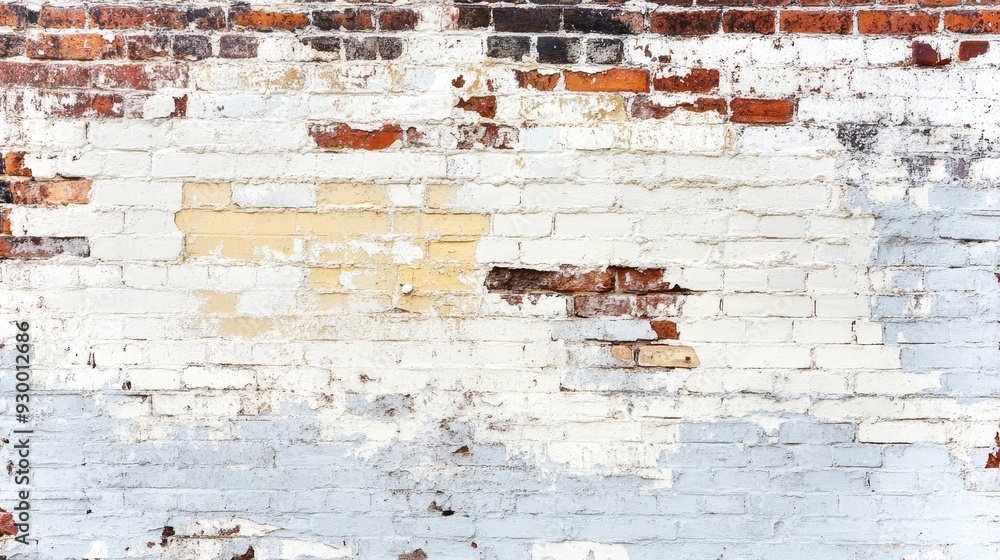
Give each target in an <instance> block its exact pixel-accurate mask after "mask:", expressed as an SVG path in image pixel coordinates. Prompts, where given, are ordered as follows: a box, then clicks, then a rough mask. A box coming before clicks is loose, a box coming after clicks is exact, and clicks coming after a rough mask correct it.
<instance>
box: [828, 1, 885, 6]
mask: <svg viewBox="0 0 1000 560" xmlns="http://www.w3.org/2000/svg"><path fill="white" fill-rule="evenodd" d="M884 3H885V2H883V4H884ZM873 4H875V0H833V5H834V6H871V5H873Z"/></svg>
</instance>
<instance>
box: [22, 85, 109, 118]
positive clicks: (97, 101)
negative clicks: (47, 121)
mask: <svg viewBox="0 0 1000 560" xmlns="http://www.w3.org/2000/svg"><path fill="white" fill-rule="evenodd" d="M42 95H43V97H44V99H45V101H46V102H47V103H48V106H49V107H51V108H50V109H49V111H51V114H52V115H53V116H56V117H69V118H80V117H114V118H119V117H122V116H124V114H125V104H124V102H125V100H124V98H123V97H122V96H121V95H119V94H116V93H98V94H93V93H82V92H75V91H74V92H66V91H55V92H46V93H43V94H42Z"/></svg>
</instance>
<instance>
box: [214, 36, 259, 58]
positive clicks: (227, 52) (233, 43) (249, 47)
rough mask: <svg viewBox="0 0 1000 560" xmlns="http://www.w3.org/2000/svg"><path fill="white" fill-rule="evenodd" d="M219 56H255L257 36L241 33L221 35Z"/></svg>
mask: <svg viewBox="0 0 1000 560" xmlns="http://www.w3.org/2000/svg"><path fill="white" fill-rule="evenodd" d="M219 56H220V57H222V58H256V57H257V38H256V37H246V36H243V35H237V34H231V35H223V36H222V37H221V38H220V39H219Z"/></svg>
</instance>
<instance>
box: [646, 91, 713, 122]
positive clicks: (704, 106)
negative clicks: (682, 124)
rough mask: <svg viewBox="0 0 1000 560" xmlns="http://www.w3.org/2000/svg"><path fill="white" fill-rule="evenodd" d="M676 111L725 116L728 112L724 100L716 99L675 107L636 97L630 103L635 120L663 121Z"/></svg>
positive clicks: (706, 98)
mask: <svg viewBox="0 0 1000 560" xmlns="http://www.w3.org/2000/svg"><path fill="white" fill-rule="evenodd" d="M678 109H683V110H685V111H692V112H695V113H704V112H707V111H715V112H717V113H719V114H720V115H725V114H726V113H727V112H728V109H727V107H726V100H725V99H722V98H718V97H699V98H698V99H696V100H695V101H694V103H688V102H684V103H677V104H676V105H660V104H659V103H655V102H653V101H651V100H650V99H649V98H648V97H645V96H638V97H636V98H635V100H633V101H632V112H631V115H632V116H633V117H635V118H637V119H663V118H666V117H668V116H670V115H672V114H673V113H675V112H676V111H677V110H678Z"/></svg>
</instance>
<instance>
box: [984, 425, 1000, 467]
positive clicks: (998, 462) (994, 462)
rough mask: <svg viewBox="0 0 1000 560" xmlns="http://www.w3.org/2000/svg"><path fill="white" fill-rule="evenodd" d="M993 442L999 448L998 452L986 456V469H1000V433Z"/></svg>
mask: <svg viewBox="0 0 1000 560" xmlns="http://www.w3.org/2000/svg"><path fill="white" fill-rule="evenodd" d="M993 442H994V443H995V445H996V446H997V450H996V451H995V452H994V453H990V454H989V455H987V456H986V468H987V469H1000V432H997V435H996V437H994V438H993Z"/></svg>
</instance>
